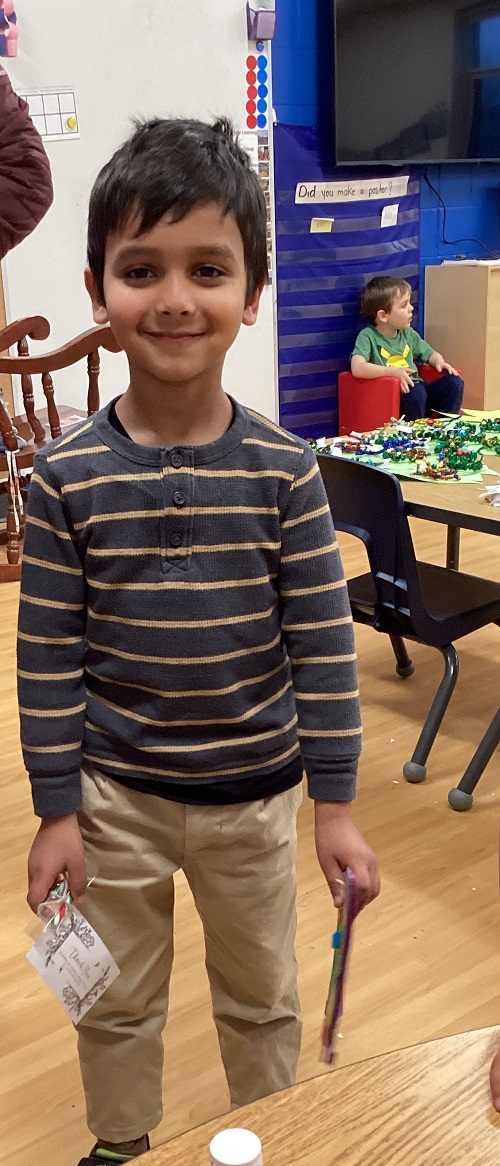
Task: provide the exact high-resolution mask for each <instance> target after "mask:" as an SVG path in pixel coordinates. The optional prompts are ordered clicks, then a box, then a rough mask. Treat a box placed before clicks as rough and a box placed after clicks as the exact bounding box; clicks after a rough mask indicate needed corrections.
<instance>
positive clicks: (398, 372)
mask: <svg viewBox="0 0 500 1166" xmlns="http://www.w3.org/2000/svg"><path fill="white" fill-rule="evenodd" d="M387 372H388V374H389V376H393V377H397V378H398V380H399V381H401V392H402V393H409V392H410V389H411V388H413V385H414V383H415V382H414V381H413V380H412V376H411V372H410V370H409V369H407V368H388V369H387Z"/></svg>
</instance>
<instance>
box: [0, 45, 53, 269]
mask: <svg viewBox="0 0 500 1166" xmlns="http://www.w3.org/2000/svg"><path fill="white" fill-rule="evenodd" d="M52 198H53V190H52V178H51V173H50V164H49V160H48V158H47V155H46V153H45V149H44V146H43V142H42V139H41V137H40V134H39V133H38V131H37V130H36V129H35V126H34V125H33V122H32V120H31V118H30V115H29V108H28V105H27V103H26V102H25V101H23V100H22V98H20V97H18V96H17V94H16V93H14V90H13V88H12V85H11V83H10V81H9V78H8V76H7V74H6V72H5V70H4V69H3V68H2V66H1V64H0V259H3V257H4V255H6V254H7V252H8V251H10V250H11V249H12V247H15V246H16V244H17V243H20V242H21V241H22V239H25V238H26V236H27V235H29V234H30V233H31V231H33V230H34V228H35V227H36V226H37V224H38V223H39V222H40V220H41V219H43V216H44V214H45V213H46V211H48V209H49V207H50V205H51V203H52Z"/></svg>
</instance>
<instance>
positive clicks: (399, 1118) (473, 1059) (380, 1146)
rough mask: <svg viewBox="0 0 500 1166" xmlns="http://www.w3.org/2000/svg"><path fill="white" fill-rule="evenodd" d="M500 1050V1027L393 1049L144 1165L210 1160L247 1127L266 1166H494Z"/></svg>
mask: <svg viewBox="0 0 500 1166" xmlns="http://www.w3.org/2000/svg"><path fill="white" fill-rule="evenodd" d="M424 1007H425V1003H424V1000H423V999H422V1008H424ZM499 1047H500V1027H498V1028H485V1029H481V1030H479V1031H478V1032H468V1033H464V1034H463V1035H461V1036H452V1037H446V1038H445V1039H444V1040H439V1041H431V1042H429V1043H428V1044H423V1045H418V1046H417V1047H415V1048H411V1049H403V1050H402V1051H399V1052H396V1053H387V1054H386V1055H385V1056H382V1057H375V1058H373V1059H372V1060H369V1061H363V1062H361V1063H360V1064H358V1065H350V1066H348V1067H347V1068H345V1069H339V1070H338V1071H337V1072H332V1073H329V1074H327V1075H325V1076H321V1077H316V1078H314V1079H313V1080H312V1081H306V1082H305V1083H304V1084H302V1085H297V1086H296V1087H295V1088H294V1089H288V1090H286V1091H285V1092H284V1093H277V1094H275V1095H274V1096H273V1097H266V1098H265V1099H264V1100H263V1101H257V1102H255V1103H254V1104H253V1105H248V1106H246V1107H245V1108H244V1109H240V1110H237V1111H236V1112H234V1113H231V1114H229V1115H228V1116H226V1117H222V1118H217V1119H216V1121H212V1122H209V1123H207V1125H204V1126H200V1127H199V1128H198V1129H196V1130H192V1131H190V1132H189V1133H187V1134H183V1135H182V1136H181V1137H179V1138H174V1140H173V1141H171V1142H168V1143H167V1144H166V1145H165V1146H162V1147H160V1148H159V1149H157V1150H152V1151H151V1152H150V1153H149V1154H145V1155H144V1156H143V1157H142V1158H141V1159H140V1161H141V1162H144V1166H208V1163H209V1153H208V1147H209V1143H210V1140H211V1138H212V1137H213V1136H214V1134H216V1133H218V1131H219V1130H221V1129H226V1128H227V1127H228V1126H244V1127H245V1128H247V1129H251V1130H253V1131H254V1132H255V1133H256V1134H258V1135H259V1137H260V1139H261V1141H262V1146H263V1155H264V1166H495V1164H496V1163H498V1162H500V1114H496V1113H495V1111H494V1110H493V1108H492V1106H491V1103H490V1095H489V1087H488V1072H489V1066H490V1061H491V1060H492V1057H493V1054H494V1052H496V1050H497V1049H498V1048H499Z"/></svg>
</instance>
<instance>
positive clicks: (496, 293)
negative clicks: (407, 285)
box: [424, 261, 500, 409]
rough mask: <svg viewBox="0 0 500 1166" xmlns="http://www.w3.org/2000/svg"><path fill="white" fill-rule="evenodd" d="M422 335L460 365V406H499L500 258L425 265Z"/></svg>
mask: <svg viewBox="0 0 500 1166" xmlns="http://www.w3.org/2000/svg"><path fill="white" fill-rule="evenodd" d="M424 335H425V339H426V340H428V341H429V344H432V347H433V348H436V349H437V350H438V352H441V353H442V355H443V356H444V357H445V360H447V361H448V362H449V363H450V364H453V365H455V368H460V369H461V370H462V376H463V378H464V381H465V395H464V406H465V408H469V409H500V262H496V261H492V262H491V263H483V262H481V263H475V264H468V263H446V264H443V265H441V266H440V267H426V269H425V329H424Z"/></svg>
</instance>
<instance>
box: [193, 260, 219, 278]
mask: <svg viewBox="0 0 500 1166" xmlns="http://www.w3.org/2000/svg"><path fill="white" fill-rule="evenodd" d="M224 274H225V272H224V271H221V268H220V267H214V265H213V263H203V265H202V266H201V267H198V268H197V271H196V275H198V276H200V277H201V278H202V279H222V277H223V275H224Z"/></svg>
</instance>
